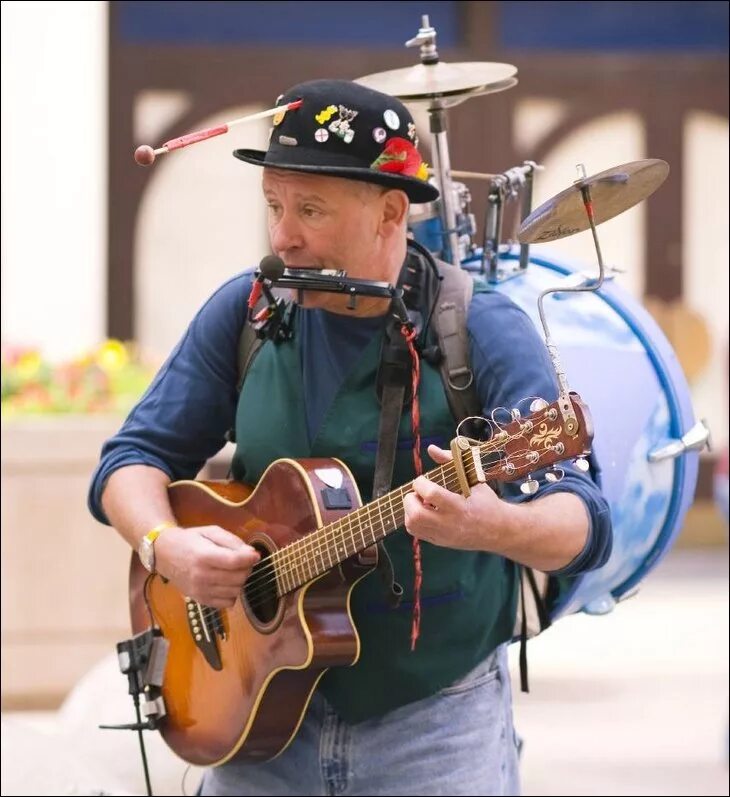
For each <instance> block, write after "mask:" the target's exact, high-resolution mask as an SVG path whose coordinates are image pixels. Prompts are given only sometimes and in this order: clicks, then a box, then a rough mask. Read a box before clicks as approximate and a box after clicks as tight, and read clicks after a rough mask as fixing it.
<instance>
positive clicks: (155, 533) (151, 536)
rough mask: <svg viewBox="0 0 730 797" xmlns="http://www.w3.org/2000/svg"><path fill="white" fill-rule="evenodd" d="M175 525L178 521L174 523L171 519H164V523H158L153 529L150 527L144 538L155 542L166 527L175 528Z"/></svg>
mask: <svg viewBox="0 0 730 797" xmlns="http://www.w3.org/2000/svg"><path fill="white" fill-rule="evenodd" d="M175 526H177V523H173V522H172V521H171V520H163V521H162V523H158V524H157V525H156V526H155V527H154V528H153V529H150V531H148V532H147V534H145V535H144V538H145V539H146V540H149V541H150V542H154V541H155V540H156V539H157V538H158V537H159V536H160V534H162V532H163V531H164V530H165V529H172V528H175Z"/></svg>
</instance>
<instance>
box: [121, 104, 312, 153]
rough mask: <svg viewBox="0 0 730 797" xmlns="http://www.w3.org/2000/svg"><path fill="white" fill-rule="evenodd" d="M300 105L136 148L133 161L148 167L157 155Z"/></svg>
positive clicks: (258, 114) (268, 111)
mask: <svg viewBox="0 0 730 797" xmlns="http://www.w3.org/2000/svg"><path fill="white" fill-rule="evenodd" d="M301 104H302V100H294V102H289V103H287V104H286V105H278V106H277V107H276V108H269V109H268V110H266V111H259V112H258V113H252V114H249V115H248V116H241V117H240V118H239V119H234V120H233V121H231V122H226V123H225V124H222V125H218V126H217V127H207V128H206V129H205V130H198V131H196V132H195V133H188V134H187V135H185V136H180V137H179V138H173V139H171V140H170V141H166V142H165V143H164V144H163V145H162V146H161V147H159V148H158V149H152V147H150V146H149V145H148V144H142V146H140V147H137V149H136V150H135V151H134V159H135V161H137V163H138V164H139V165H140V166H150V165H151V164H152V163H154V161H155V158H156V157H157V156H158V155H164V154H165V153H167V152H171V151H172V150H173V149H182V147H187V146H188V145H190V144H197V143H198V142H199V141H205V140H206V139H208V138H213V136H221V135H223V133H227V132H228V130H229V129H230V128H231V127H233V125H237V124H240V123H241V122H252V121H253V120H254V119H263V118H265V117H267V116H276V114H279V113H280V114H282V115H283V114H285V113H286V112H287V111H293V110H295V109H297V108H299V106H300V105H301Z"/></svg>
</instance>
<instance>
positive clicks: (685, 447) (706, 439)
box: [649, 418, 712, 462]
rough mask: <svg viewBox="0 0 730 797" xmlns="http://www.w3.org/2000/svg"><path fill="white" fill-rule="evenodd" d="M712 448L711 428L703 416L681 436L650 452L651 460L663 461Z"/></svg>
mask: <svg viewBox="0 0 730 797" xmlns="http://www.w3.org/2000/svg"><path fill="white" fill-rule="evenodd" d="M705 448H707V449H711V448H712V443H711V438H710V428H709V426H708V425H707V421H706V420H705V419H704V418H702V419H701V420H699V421H697V423H696V424H695V425H694V426H693V427H692V428H691V429H689V430H688V431H687V432H686V433H685V434H683V435H682V437H681V438H679V439H675V440H669V441H666V442H665V443H664V445H662V446H660V447H659V448H655V449H654V450H653V451H650V452H649V462H663V461H664V460H667V459H676V458H677V457H681V456H682V454H686V453H687V452H688V451H702V450H704V449H705Z"/></svg>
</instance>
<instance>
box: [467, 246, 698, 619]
mask: <svg viewBox="0 0 730 797" xmlns="http://www.w3.org/2000/svg"><path fill="white" fill-rule="evenodd" d="M518 260H519V252H518V250H513V251H511V252H509V253H507V254H501V255H500V263H501V264H502V265H503V267H504V269H505V271H506V272H509V270H510V269H511V268H514V267H515V266H516V265H517V261H518ZM480 265H481V262H480V259H478V260H477V259H475V261H474V262H473V263H470V262H469V261H466V262H464V263H463V264H462V267H463V268H465V269H467V270H478V269H479V267H480ZM575 273H576V270H575V269H574V268H572V267H571V266H569V265H567V264H564V263H559V262H557V261H556V260H553V259H549V258H548V257H545V256H543V255H542V254H540V255H537V254H533V255H532V256H531V257H530V260H529V265H528V267H527V268H526V269H525V270H524V271H522V272H521V273H519V274H518V275H517V276H514V277H511V278H508V279H506V280H504V281H503V282H500V283H499V284H497V285H495V286H494V289H495V290H498V291H500V292H502V293H504V294H506V295H507V296H509V297H510V298H511V299H512V300H513V301H514V302H515V303H516V304H517V305H519V306H520V307H521V308H522V309H523V310H524V311H525V312H526V313H527V314H528V315H529V316H530V317H531V318H532V320H533V321H534V323H535V325H536V326H537V328H538V330H539V332H540V335H541V337H542V336H543V334H544V333H543V330H542V325H541V324H540V319H539V316H538V311H537V298H538V296H539V294H540V293H541V292H542V291H544V290H546V289H547V288H554V287H557V286H558V285H559V284H560V283H561V282H563V281H565V282H566V285H567V284H573V285H575V284H576V283H577V280H576V276H574V275H575ZM544 307H545V315H546V318H547V323H548V325H549V327H550V332H551V334H552V336H553V339H554V341H555V343H556V344H557V345H558V352H559V355H560V359H561V361H562V364H563V368H564V370H565V374H566V377H567V379H568V384H569V385H570V387H571V389H572V390H575V391H577V392H578V393H579V394H580V395H581V396H582V398H583V400H584V401H585V402H586V403H587V404H588V407H589V409H590V411H591V415H592V417H593V425H594V429H595V436H594V443H593V452H594V455H595V459H596V460H597V463H598V468H599V469H600V470H599V471H598V472H597V473H595V478H596V481H597V482H598V484H599V485H600V487H601V488H602V491H603V494H604V495H605V497H606V498H607V500H608V502H609V504H610V508H611V517H612V521H613V532H614V541H613V552H612V554H611V558H610V560H609V561H608V562H607V563H606V565H604V566H603V567H601V568H600V569H599V570H596V571H593V572H591V573H587V574H585V575H583V576H579V577H578V578H576V579H573V580H571V583H570V587H569V589H568V590H566V591H561V596H560V598H559V599H558V602H557V603H556V604H555V605H554V606H553V607H551V614H552V616H553V618H556V617H559V616H562V615H565V614H570V613H572V612H578V611H584V612H587V613H589V614H604V613H606V612H608V611H610V610H611V609H612V608H613V607H614V605H615V603H616V601H617V600H619V599H620V598H622V597H624V596H628V595H629V594H630V593H631V592H632V591H633V590H634V588H635V587H636V585H637V584H638V583H639V582H640V581H641V580H642V579H643V578H644V576H646V574H647V573H648V572H649V571H650V570H652V569H653V568H654V567H656V565H657V564H658V563H659V562H660V561H661V559H662V557H663V556H664V555H665V554H666V553H667V551H668V550H669V549H670V547H671V545H672V543H673V542H674V540H675V539H676V537H677V535H678V533H679V531H680V529H681V526H682V522H683V520H684V516H685V514H686V512H687V509H688V508H689V505H690V503H691V501H692V498H693V496H694V491H695V486H696V483H697V471H698V466H699V453H698V452H697V451H689V452H685V453H682V454H681V455H680V456H678V457H676V458H672V457H671V456H667V457H666V458H662V459H660V460H659V461H652V460H651V458H650V455H651V454H652V452H657V451H658V450H659V449H661V448H662V447H664V446H665V445H667V444H668V443H670V442H671V441H677V440H679V438H681V437H682V435H684V434H685V433H686V432H687V431H688V430H689V429H690V428H691V427H692V426H694V425H695V419H694V413H693V410H692V404H691V399H690V391H689V387H688V385H687V382H686V380H685V377H684V374H683V372H682V369H681V367H680V365H679V362H678V361H677V358H676V356H675V354H674V352H673V350H672V348H671V346H670V345H669V342H668V341H667V339H666V338H665V337H664V334H663V333H662V332H661V330H660V329H659V327H658V326H657V324H656V323H655V322H654V321H653V319H652V318H651V316H650V315H649V314H648V312H647V311H646V310H644V309H643V308H642V307H641V306H640V304H639V303H638V302H637V301H636V300H635V299H633V298H632V297H631V296H630V295H629V294H628V293H627V292H626V291H625V290H623V289H622V288H620V287H619V286H618V285H616V284H614V283H613V282H612V281H610V280H609V281H607V282H604V284H603V286H602V287H601V289H600V290H599V291H598V292H597V293H580V294H568V293H563V294H551V295H549V296H548V297H546V299H545V302H544Z"/></svg>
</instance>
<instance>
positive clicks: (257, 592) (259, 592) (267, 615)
mask: <svg viewBox="0 0 730 797" xmlns="http://www.w3.org/2000/svg"><path fill="white" fill-rule="evenodd" d="M253 547H254V548H256V550H257V551H258V552H259V553H260V554H261V559H260V561H259V562H258V564H256V565H254V568H253V570H252V571H251V575H250V576H249V577H248V580H247V581H246V584H245V585H244V587H243V595H244V600H245V603H246V608H247V609H248V611H249V614H250V615H251V616H252V619H255V620H257V621H258V622H259V623H261V624H263V625H268V624H269V623H271V622H272V621H274V620H275V619H276V618H277V613H278V611H279V597H278V595H277V594H276V579H275V578H274V574H273V570H272V567H271V562H270V560H269V555H270V552H269V551H268V550H267V549H266V548H265V547H264V546H263V545H261V544H260V543H253Z"/></svg>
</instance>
